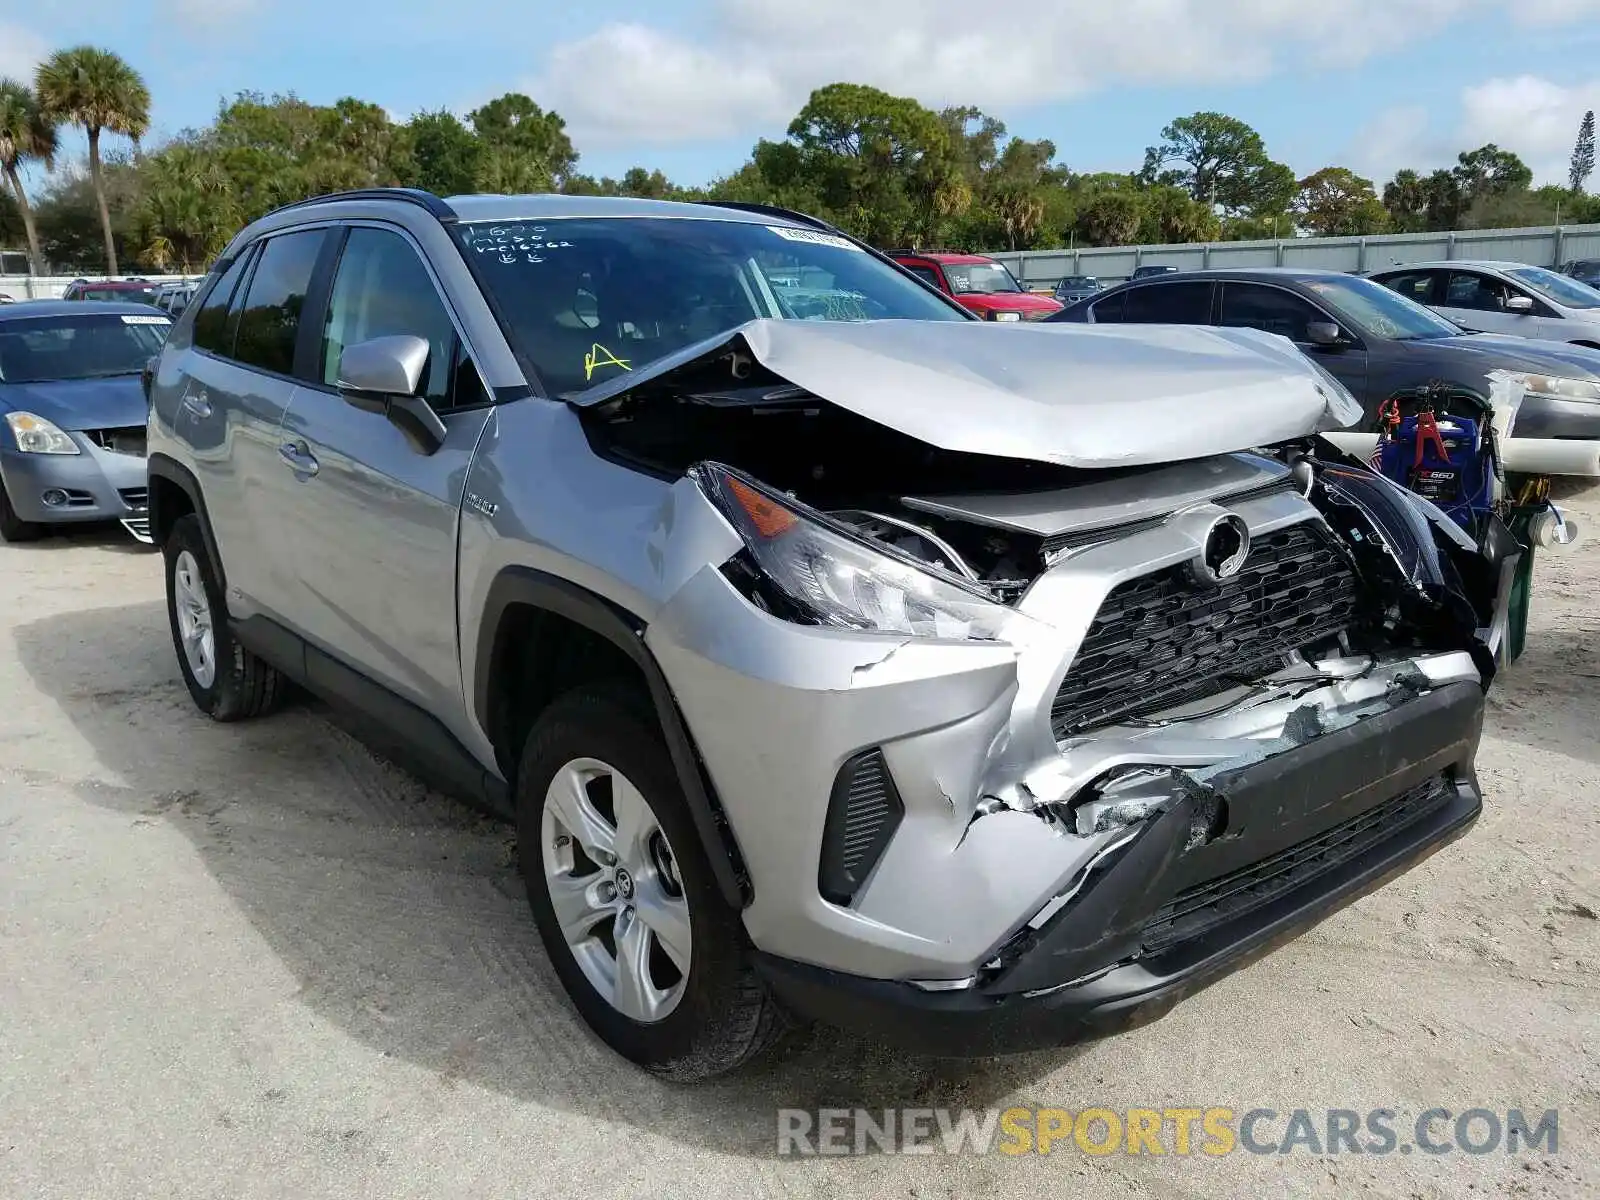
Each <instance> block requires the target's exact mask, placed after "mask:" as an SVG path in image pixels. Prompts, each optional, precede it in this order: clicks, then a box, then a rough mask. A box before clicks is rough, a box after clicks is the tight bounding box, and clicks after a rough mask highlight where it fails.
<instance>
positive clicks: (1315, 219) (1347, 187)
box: [1292, 167, 1388, 237]
mask: <svg viewBox="0 0 1600 1200" xmlns="http://www.w3.org/2000/svg"><path fill="white" fill-rule="evenodd" d="M1292 211H1293V213H1294V215H1295V220H1296V222H1297V223H1298V224H1299V226H1300V227H1301V228H1302V229H1305V230H1307V231H1308V232H1311V233H1316V234H1323V235H1343V236H1347V237H1348V236H1354V235H1358V234H1368V233H1377V232H1378V231H1379V230H1381V229H1382V228H1383V227H1384V225H1385V224H1386V223H1387V220H1388V213H1387V211H1385V209H1384V206H1383V202H1382V201H1381V200H1379V199H1378V195H1377V192H1375V191H1374V190H1373V187H1372V181H1371V180H1370V179H1363V178H1362V177H1361V176H1359V175H1357V174H1356V173H1355V172H1354V171H1352V170H1350V169H1349V168H1348V167H1324V168H1322V170H1320V171H1317V172H1315V173H1313V174H1311V175H1307V176H1306V177H1305V178H1304V179H1302V180H1301V181H1300V186H1299V191H1298V192H1297V193H1296V196H1295V200H1294V206H1293V209H1292Z"/></svg>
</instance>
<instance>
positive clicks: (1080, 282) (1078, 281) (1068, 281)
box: [1061, 275, 1100, 288]
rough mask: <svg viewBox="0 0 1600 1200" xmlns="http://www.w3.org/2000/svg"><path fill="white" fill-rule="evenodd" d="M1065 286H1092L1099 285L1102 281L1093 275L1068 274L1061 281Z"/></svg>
mask: <svg viewBox="0 0 1600 1200" xmlns="http://www.w3.org/2000/svg"><path fill="white" fill-rule="evenodd" d="M1061 286H1062V287H1064V288H1092V287H1099V286H1100V281H1099V280H1098V279H1096V278H1095V277H1094V276H1093V275H1068V276H1067V277H1066V278H1065V279H1063V280H1062V281H1061Z"/></svg>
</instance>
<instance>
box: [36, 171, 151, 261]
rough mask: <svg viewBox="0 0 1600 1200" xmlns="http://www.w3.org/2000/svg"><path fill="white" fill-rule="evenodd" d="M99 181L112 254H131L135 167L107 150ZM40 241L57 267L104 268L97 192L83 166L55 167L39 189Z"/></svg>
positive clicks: (37, 216)
mask: <svg viewBox="0 0 1600 1200" xmlns="http://www.w3.org/2000/svg"><path fill="white" fill-rule="evenodd" d="M101 182H102V186H103V188H104V189H105V196H106V200H107V203H108V204H109V206H110V210H111V236H112V238H113V239H114V243H115V245H116V248H117V257H118V258H119V259H122V258H129V259H131V258H133V257H135V254H134V253H132V251H133V250H134V247H135V243H136V242H137V233H136V231H135V230H134V228H133V220H132V213H133V211H134V209H135V207H136V206H137V203H138V192H139V179H138V171H137V169H136V168H135V167H134V166H133V164H132V163H131V162H129V161H127V160H126V159H125V158H124V157H123V156H122V155H121V154H119V153H116V152H113V153H110V154H107V155H106V159H105V162H104V163H103V164H102V169H101ZM34 220H35V222H36V223H37V224H38V227H39V244H40V248H41V249H42V250H43V251H44V257H45V259H46V260H47V261H48V262H49V263H50V264H51V265H52V266H54V267H55V268H57V269H60V270H71V271H82V272H85V273H87V272H90V271H96V270H104V269H105V234H104V230H103V228H102V226H101V224H100V193H99V191H98V190H97V189H96V188H95V186H94V181H93V180H91V179H90V177H89V173H88V171H87V170H85V169H84V167H83V166H79V165H77V164H73V165H71V166H68V167H66V168H65V169H63V168H60V167H58V168H57V169H56V171H55V172H54V173H52V174H51V176H50V177H49V179H48V180H47V181H46V182H45V184H44V186H43V187H42V188H40V189H39V192H38V196H37V199H36V201H35V203H34Z"/></svg>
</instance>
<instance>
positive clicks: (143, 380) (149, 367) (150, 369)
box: [139, 354, 161, 410]
mask: <svg viewBox="0 0 1600 1200" xmlns="http://www.w3.org/2000/svg"><path fill="white" fill-rule="evenodd" d="M160 362H161V356H160V355H159V354H152V355H151V356H150V357H149V358H147V359H145V360H144V367H143V368H142V369H141V370H140V371H139V386H140V387H141V388H142V389H144V406H145V408H146V409H147V410H148V409H149V407H150V404H151V400H152V396H151V393H152V391H153V390H154V388H155V382H156V367H157V365H158V364H159V363H160Z"/></svg>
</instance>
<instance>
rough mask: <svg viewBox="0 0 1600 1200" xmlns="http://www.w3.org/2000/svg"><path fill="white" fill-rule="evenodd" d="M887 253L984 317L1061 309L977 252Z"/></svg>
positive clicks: (1036, 315) (1012, 317)
mask: <svg viewBox="0 0 1600 1200" xmlns="http://www.w3.org/2000/svg"><path fill="white" fill-rule="evenodd" d="M889 257H891V258H893V259H894V260H895V262H897V263H899V264H900V265H901V266H902V267H904V268H905V269H906V270H908V271H910V272H911V273H912V274H913V275H916V276H919V277H920V278H921V279H923V280H924V281H926V282H927V283H930V284H932V285H933V286H934V287H936V288H938V289H939V290H940V291H941V292H943V293H944V294H945V295H947V296H950V297H951V298H952V299H954V300H955V301H956V302H957V303H958V304H961V305H962V306H963V307H965V308H970V309H971V310H972V311H973V312H975V313H977V314H978V315H979V316H980V317H982V318H983V319H984V320H985V321H1037V320H1039V319H1040V318H1041V317H1048V316H1049V315H1050V314H1051V313H1053V312H1059V311H1060V309H1061V305H1060V304H1059V303H1058V302H1057V301H1055V300H1052V299H1050V297H1048V296H1035V295H1034V294H1033V293H1032V292H1030V291H1028V290H1027V289H1025V288H1024V287H1023V286H1022V285H1021V284H1020V283H1018V282H1017V277H1016V276H1015V275H1013V274H1012V273H1011V272H1010V271H1008V270H1006V268H1005V264H1003V263H997V262H995V260H994V259H992V258H985V257H984V256H983V255H981V254H955V253H953V252H951V251H947V250H891V251H890V252H889Z"/></svg>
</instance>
